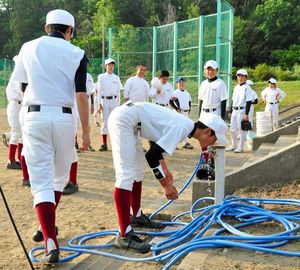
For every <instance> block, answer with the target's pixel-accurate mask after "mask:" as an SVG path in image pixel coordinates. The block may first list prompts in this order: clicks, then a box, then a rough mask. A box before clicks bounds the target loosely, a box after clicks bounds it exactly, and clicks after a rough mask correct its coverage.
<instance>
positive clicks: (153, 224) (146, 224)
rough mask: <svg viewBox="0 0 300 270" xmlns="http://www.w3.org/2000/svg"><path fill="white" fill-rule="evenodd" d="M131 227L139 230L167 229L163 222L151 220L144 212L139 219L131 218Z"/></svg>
mask: <svg viewBox="0 0 300 270" xmlns="http://www.w3.org/2000/svg"><path fill="white" fill-rule="evenodd" d="M130 225H131V226H132V227H138V228H141V227H143V228H152V229H162V228H164V227H165V225H163V224H162V223H161V222H157V221H154V220H150V219H149V218H148V217H147V216H146V215H145V214H143V212H142V213H141V215H140V216H139V217H133V216H130Z"/></svg>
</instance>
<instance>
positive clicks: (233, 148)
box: [225, 146, 235, 152]
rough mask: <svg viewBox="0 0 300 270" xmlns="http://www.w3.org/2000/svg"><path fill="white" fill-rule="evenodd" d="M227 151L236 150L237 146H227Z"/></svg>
mask: <svg viewBox="0 0 300 270" xmlns="http://www.w3.org/2000/svg"><path fill="white" fill-rule="evenodd" d="M225 151H227V152H230V151H235V147H233V146H230V147H227V148H226V149H225Z"/></svg>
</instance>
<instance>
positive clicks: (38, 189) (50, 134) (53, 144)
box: [23, 106, 75, 206]
mask: <svg viewBox="0 0 300 270" xmlns="http://www.w3.org/2000/svg"><path fill="white" fill-rule="evenodd" d="M74 138H75V123H74V118H73V116H72V114H68V113H63V112H62V107H56V106H41V110H40V112H27V113H26V115H25V117H24V126H23V140H24V148H23V150H24V156H25V159H26V162H27V166H28V173H29V175H30V184H31V192H32V195H33V197H34V206H35V205H37V204H39V203H42V202H52V203H54V204H55V198H54V191H60V192H62V191H63V189H64V187H65V185H66V183H67V182H68V180H69V171H70V167H71V163H72V159H73V153H74V152H73V151H74V143H75V140H74Z"/></svg>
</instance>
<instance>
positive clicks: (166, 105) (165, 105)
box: [155, 103, 169, 107]
mask: <svg viewBox="0 0 300 270" xmlns="http://www.w3.org/2000/svg"><path fill="white" fill-rule="evenodd" d="M155 104H156V105H159V106H163V107H168V106H169V104H160V103H155Z"/></svg>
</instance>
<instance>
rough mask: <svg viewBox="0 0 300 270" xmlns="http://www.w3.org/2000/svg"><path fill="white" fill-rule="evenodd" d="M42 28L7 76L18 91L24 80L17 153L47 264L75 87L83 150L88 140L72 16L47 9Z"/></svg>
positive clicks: (82, 70)
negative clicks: (24, 170)
mask: <svg viewBox="0 0 300 270" xmlns="http://www.w3.org/2000/svg"><path fill="white" fill-rule="evenodd" d="M45 31H46V32H47V34H48V35H47V36H42V37H40V38H37V39H35V40H32V41H29V42H26V43H24V44H23V46H22V48H21V50H20V53H19V57H18V61H17V64H16V66H15V69H14V72H13V78H14V79H15V80H16V81H19V82H21V83H22V90H24V86H23V84H24V83H28V86H27V87H26V91H25V93H24V98H23V105H24V106H27V113H26V115H25V116H24V126H23V142H24V149H23V151H24V156H25V158H26V162H27V166H28V172H29V175H30V184H31V192H32V194H33V199H34V200H33V204H34V207H35V210H36V212H37V216H38V219H39V222H40V227H41V231H42V234H43V239H44V243H45V253H44V254H43V256H42V257H41V262H43V263H44V264H52V263H57V262H58V261H59V245H58V241H57V238H56V227H55V212H56V208H57V206H58V203H59V200H60V197H61V194H62V191H63V189H64V187H65V185H66V182H67V181H68V172H69V169H70V167H71V163H72V155H73V148H74V143H75V142H74V138H75V133H76V130H75V123H74V118H73V116H72V107H73V106H74V95H75V91H76V98H77V103H78V109H79V114H80V119H81V125H82V140H83V148H84V149H86V150H87V148H88V146H89V145H90V138H89V128H88V127H89V125H88V101H87V95H86V69H87V57H86V56H85V53H84V51H83V50H81V49H80V48H78V47H76V46H74V45H72V44H71V43H70V42H69V41H70V39H71V38H72V36H73V31H74V17H73V16H72V15H71V14H70V13H69V12H67V11H65V10H59V9H58V10H52V11H50V12H49V13H48V14H47V16H46V26H45ZM66 66H67V68H66ZM74 85H75V91H74Z"/></svg>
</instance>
